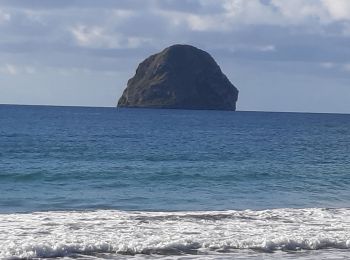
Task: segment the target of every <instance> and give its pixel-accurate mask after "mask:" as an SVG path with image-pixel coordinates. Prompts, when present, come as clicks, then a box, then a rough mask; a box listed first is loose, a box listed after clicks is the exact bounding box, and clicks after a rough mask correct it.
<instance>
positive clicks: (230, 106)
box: [118, 44, 238, 111]
mask: <svg viewBox="0 0 350 260" xmlns="http://www.w3.org/2000/svg"><path fill="white" fill-rule="evenodd" d="M237 98H238V90H237V88H236V87H235V86H234V85H233V84H232V83H231V82H230V81H229V80H228V78H227V77H226V76H225V74H223V72H222V71H221V69H220V67H219V65H218V64H217V63H216V62H215V60H214V59H213V58H212V57H211V56H210V54H209V53H207V52H205V51H203V50H200V49H198V48H196V47H193V46H190V45H179V44H177V45H173V46H170V47H168V48H166V49H164V50H163V51H162V52H160V53H157V54H154V55H151V56H150V57H148V58H147V59H146V60H144V61H143V62H141V63H140V64H139V66H138V68H137V70H136V74H135V76H134V77H132V78H131V79H129V81H128V83H127V87H126V89H125V90H124V92H123V94H122V96H121V97H120V99H119V101H118V107H138V108H177V109H208V110H232V111H234V110H236V102H237Z"/></svg>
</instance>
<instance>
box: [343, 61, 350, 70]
mask: <svg viewBox="0 0 350 260" xmlns="http://www.w3.org/2000/svg"><path fill="white" fill-rule="evenodd" d="M343 70H344V71H347V72H350V63H345V64H344V65H343Z"/></svg>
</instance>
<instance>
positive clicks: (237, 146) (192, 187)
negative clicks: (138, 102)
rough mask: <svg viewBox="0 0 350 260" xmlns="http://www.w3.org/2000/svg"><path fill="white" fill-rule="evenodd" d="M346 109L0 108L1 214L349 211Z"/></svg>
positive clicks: (349, 136)
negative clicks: (323, 111) (339, 111)
mask: <svg viewBox="0 0 350 260" xmlns="http://www.w3.org/2000/svg"><path fill="white" fill-rule="evenodd" d="M349 187H350V115H340V114H306V113H263V112H225V111H189V110H153V109H116V108H79V107H47V106H12V105H2V106H0V212H3V213H9V212H33V211H47V210H89V209H118V210H143V211H147V210H151V211H178V210H192V211H194V210H227V209H267V208H307V207H332V208H338V207H349V206H350V204H349V201H350V188H349Z"/></svg>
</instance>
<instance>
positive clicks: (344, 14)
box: [322, 0, 350, 20]
mask: <svg viewBox="0 0 350 260" xmlns="http://www.w3.org/2000/svg"><path fill="white" fill-rule="evenodd" d="M322 3H323V5H324V6H325V7H326V8H327V11H328V12H329V14H330V16H331V18H332V19H334V20H350V1H349V0H322Z"/></svg>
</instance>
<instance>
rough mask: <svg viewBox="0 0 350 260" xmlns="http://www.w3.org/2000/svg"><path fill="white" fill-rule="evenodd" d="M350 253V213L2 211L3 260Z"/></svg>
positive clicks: (0, 253) (0, 244) (0, 252)
mask: <svg viewBox="0 0 350 260" xmlns="http://www.w3.org/2000/svg"><path fill="white" fill-rule="evenodd" d="M323 249H336V250H338V249H341V250H349V249H350V209H346V208H344V209H319V208H310V209H273V210H263V211H253V210H244V211H210V212H126V211H116V210H98V211H88V212H77V211H65V212H35V213H26V214H0V258H1V259H32V258H51V257H69V256H73V255H78V254H79V255H96V254H118V255H138V254H142V255H168V256H169V255H170V256H171V255H198V254H202V255H210V254H218V253H219V254H229V253H232V252H236V251H240V250H250V251H252V250H253V251H255V252H279V251H305V250H323Z"/></svg>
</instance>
